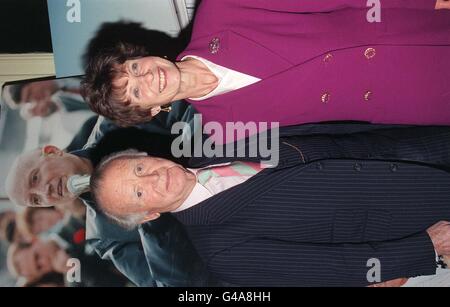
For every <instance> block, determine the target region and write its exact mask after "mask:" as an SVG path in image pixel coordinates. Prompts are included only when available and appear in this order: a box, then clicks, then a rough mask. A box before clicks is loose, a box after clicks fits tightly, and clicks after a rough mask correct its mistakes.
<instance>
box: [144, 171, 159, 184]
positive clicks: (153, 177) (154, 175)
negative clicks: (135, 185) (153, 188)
mask: <svg viewBox="0 0 450 307" xmlns="http://www.w3.org/2000/svg"><path fill="white" fill-rule="evenodd" d="M142 177H144V178H145V180H146V182H147V183H148V184H151V185H156V184H157V183H158V181H159V178H160V176H159V173H158V172H157V171H151V172H148V173H147V174H145V175H144V176H142Z"/></svg>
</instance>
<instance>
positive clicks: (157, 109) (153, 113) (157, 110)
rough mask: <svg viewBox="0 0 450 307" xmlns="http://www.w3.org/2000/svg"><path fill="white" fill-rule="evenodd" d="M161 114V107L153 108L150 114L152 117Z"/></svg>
mask: <svg viewBox="0 0 450 307" xmlns="http://www.w3.org/2000/svg"><path fill="white" fill-rule="evenodd" d="M159 112H161V107H153V108H151V109H150V114H151V115H152V117H155V116H156V115H158V114H159Z"/></svg>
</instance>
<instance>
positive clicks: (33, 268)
mask: <svg viewBox="0 0 450 307" xmlns="http://www.w3.org/2000/svg"><path fill="white" fill-rule="evenodd" d="M56 251H57V247H56V246H54V245H53V244H51V243H48V242H42V241H35V242H33V244H32V245H31V246H30V247H27V248H24V249H21V250H19V251H18V252H17V253H16V254H15V256H14V263H15V267H16V269H17V274H19V276H22V277H25V278H27V279H28V280H35V279H37V278H39V277H41V276H43V275H45V274H47V273H50V272H52V271H53V264H52V258H54V257H55V256H56Z"/></svg>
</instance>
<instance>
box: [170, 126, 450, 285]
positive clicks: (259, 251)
mask: <svg viewBox="0 0 450 307" xmlns="http://www.w3.org/2000/svg"><path fill="white" fill-rule="evenodd" d="M285 132H286V130H285ZM293 132H294V133H295V127H294V128H293ZM284 135H289V133H285V134H284ZM232 160H243V159H242V158H239V159H238V158H235V159H227V158H214V159H192V160H191V164H192V166H193V167H201V166H205V165H207V164H215V163H223V162H227V161H232ZM248 160H255V159H248ZM449 166H450V128H445V127H423V128H420V127H419V128H404V129H384V130H378V131H376V130H373V131H370V132H363V133H356V134H352V135H334V136H327V135H320V134H318V135H313V136H301V137H289V138H282V139H281V140H280V162H279V164H278V166H277V167H276V168H273V169H266V170H264V171H262V172H260V173H259V174H257V175H256V176H254V177H252V178H251V179H249V180H248V181H246V182H245V183H243V184H240V185H238V186H235V187H233V188H231V189H229V190H226V191H224V192H222V193H219V194H217V195H215V196H213V197H211V198H209V199H207V200H206V201H204V202H202V203H200V204H198V205H196V206H194V207H192V208H190V209H187V210H184V211H181V212H178V213H175V216H176V217H177V218H178V220H180V221H181V222H182V223H183V224H184V225H185V226H186V228H187V230H188V233H189V235H190V238H191V239H192V241H193V243H194V245H195V247H196V249H197V250H198V252H199V253H200V255H201V257H202V258H203V260H204V261H205V263H206V264H207V266H208V269H209V270H210V272H211V273H213V274H215V275H216V276H217V277H218V278H220V279H221V280H224V281H226V282H229V283H231V284H235V285H241V286H365V285H367V284H369V282H368V280H367V273H368V271H369V269H370V268H371V266H368V262H369V260H370V259H372V258H377V259H378V260H380V263H381V279H382V281H386V280H391V279H395V278H400V277H413V276H418V275H430V274H435V271H436V263H435V251H434V247H433V244H432V242H431V239H430V238H429V236H428V235H427V233H426V229H427V228H428V227H430V226H431V225H433V224H434V223H436V222H438V221H440V220H450V174H449Z"/></svg>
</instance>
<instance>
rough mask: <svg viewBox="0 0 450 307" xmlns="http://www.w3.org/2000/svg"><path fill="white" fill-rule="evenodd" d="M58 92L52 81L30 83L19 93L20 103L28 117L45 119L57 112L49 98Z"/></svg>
mask: <svg viewBox="0 0 450 307" xmlns="http://www.w3.org/2000/svg"><path fill="white" fill-rule="evenodd" d="M57 90H58V85H57V84H56V82H55V81H54V80H46V81H38V82H31V83H29V84H27V85H25V86H24V87H23V88H22V90H21V92H20V103H21V104H22V107H23V108H25V109H26V111H24V112H25V113H26V114H27V116H29V117H34V116H37V117H46V116H48V115H50V114H52V113H54V112H55V111H56V110H57V106H56V104H55V103H54V102H53V101H52V99H51V96H52V95H53V94H54V93H55V92H56V91H57Z"/></svg>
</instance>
